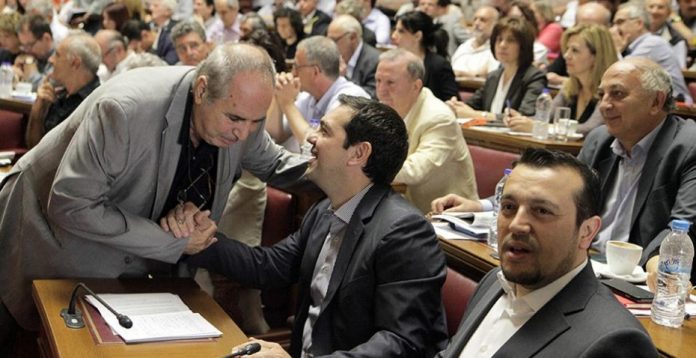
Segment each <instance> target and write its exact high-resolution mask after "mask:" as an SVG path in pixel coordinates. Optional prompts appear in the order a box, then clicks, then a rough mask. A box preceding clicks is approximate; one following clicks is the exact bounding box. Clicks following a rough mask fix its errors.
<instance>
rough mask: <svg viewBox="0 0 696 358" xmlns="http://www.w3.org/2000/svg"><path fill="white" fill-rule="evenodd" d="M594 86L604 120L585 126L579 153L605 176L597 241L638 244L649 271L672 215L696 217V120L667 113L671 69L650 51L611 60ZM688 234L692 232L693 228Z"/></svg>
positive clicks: (600, 244) (694, 234) (695, 276)
mask: <svg viewBox="0 0 696 358" xmlns="http://www.w3.org/2000/svg"><path fill="white" fill-rule="evenodd" d="M599 93H600V94H602V95H603V96H602V101H601V103H600V104H599V106H600V111H601V112H602V116H603V117H604V121H605V123H606V125H605V126H601V127H598V128H596V129H595V130H593V131H592V132H590V134H589V135H588V136H587V139H586V140H585V142H584V143H583V146H582V150H581V151H580V154H579V155H578V158H579V159H580V160H581V161H583V162H585V163H587V164H588V165H590V166H591V167H593V168H595V169H596V170H597V172H598V173H599V176H600V178H601V180H602V193H603V195H604V209H603V212H602V222H603V226H602V230H601V231H600V232H599V235H598V240H597V241H596V243H595V244H594V247H595V248H596V249H598V250H599V251H601V252H604V248H605V245H606V241H607V240H610V239H611V240H622V241H629V242H633V243H635V244H638V245H640V246H642V247H643V257H642V258H641V261H640V263H641V265H646V269H647V271H648V272H649V273H651V276H653V275H654V272H655V271H656V269H657V261H658V259H659V256H658V253H659V248H660V244H661V243H662V240H663V239H664V238H665V237H666V236H667V234H668V233H669V223H670V222H671V221H672V220H673V219H682V220H687V221H690V222H694V220H696V195H695V193H696V143H695V142H694V138H696V124H694V122H693V121H692V120H683V119H681V118H678V117H676V116H673V115H669V111H670V110H671V108H672V107H673V103H674V101H673V99H672V86H671V79H670V76H669V74H668V73H667V72H666V71H665V70H664V69H662V68H661V67H660V66H658V65H657V64H656V63H654V62H652V61H650V60H648V59H641V58H633V57H632V58H628V59H626V60H623V61H620V62H617V63H615V64H614V65H612V66H611V67H610V68H609V69H607V71H606V72H605V74H604V76H603V77H602V82H601V83H600V86H599ZM689 236H690V237H691V240H692V241H693V240H694V238H696V229H695V228H693V227H692V228H691V230H690V231H689ZM694 269H696V266H694V267H693V269H692V273H691V280H692V281H694V280H695V279H696V271H694Z"/></svg>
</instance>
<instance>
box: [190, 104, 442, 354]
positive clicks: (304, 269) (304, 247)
mask: <svg viewBox="0 0 696 358" xmlns="http://www.w3.org/2000/svg"><path fill="white" fill-rule="evenodd" d="M340 101H341V105H339V107H337V108H336V109H335V110H333V111H331V112H329V113H328V114H327V115H326V116H324V117H323V119H322V121H321V129H320V130H319V131H317V132H315V133H314V134H312V135H311V136H310V138H309V142H310V143H311V144H312V145H313V149H312V153H313V155H314V156H315V158H314V159H313V160H311V161H310V165H309V169H308V171H307V177H308V178H309V179H310V180H312V181H313V182H314V183H315V184H317V186H319V187H320V188H321V189H322V190H323V191H324V192H325V193H326V195H327V196H328V199H326V200H323V201H321V202H319V203H318V204H316V205H315V206H314V207H313V208H312V209H310V211H309V212H308V213H307V215H306V216H305V219H304V221H303V223H302V226H301V227H300V229H299V231H297V232H295V233H294V234H292V235H290V236H289V237H287V238H286V239H285V240H283V241H281V242H280V243H278V244H276V245H274V246H273V247H248V246H246V245H244V244H241V243H239V242H237V241H234V240H219V241H218V242H217V243H215V244H213V245H212V246H211V247H210V248H208V249H207V250H205V251H203V252H201V253H200V254H198V255H195V256H193V257H191V258H190V259H189V264H193V265H199V266H204V267H206V268H209V269H211V270H213V271H217V272H221V273H223V274H225V275H227V276H228V277H231V278H232V279H234V280H235V281H238V282H240V283H243V284H247V285H252V286H255V287H263V288H267V287H282V286H288V285H291V284H293V283H299V289H298V293H299V299H298V305H297V313H296V316H295V321H294V328H293V335H292V340H291V347H290V353H291V354H292V356H293V357H299V356H300V355H301V354H302V355H306V356H308V357H312V356H323V355H329V354H330V355H332V356H359V357H380V358H381V357H432V356H433V355H434V354H435V353H436V352H437V351H439V350H440V349H443V348H444V345H445V343H446V339H447V333H446V329H445V323H444V315H443V312H442V304H441V295H440V290H441V287H442V284H443V283H444V279H445V271H444V270H445V261H444V256H443V254H442V252H441V251H440V249H439V246H438V243H437V239H436V237H435V233H434V231H433V228H432V226H431V225H430V223H428V222H427V221H426V220H425V218H424V217H423V215H421V214H420V212H419V211H418V210H417V209H415V208H414V207H413V206H411V205H410V204H409V203H408V202H406V201H405V200H404V199H403V198H402V197H401V195H399V194H397V193H395V192H394V191H393V190H391V188H390V185H389V184H390V183H391V181H392V179H393V178H394V176H395V175H396V173H397V171H398V170H399V168H400V167H401V164H402V163H403V161H404V159H405V158H406V153H407V149H408V143H407V140H408V137H407V132H406V128H405V126H404V123H403V121H402V120H401V118H400V117H399V115H398V114H397V113H396V112H395V111H393V110H392V109H390V108H389V107H387V106H385V105H381V104H378V103H374V102H371V101H369V100H367V99H363V98H358V97H349V96H345V95H342V96H341V97H340ZM190 207H193V208H194V211H195V206H190ZM261 345H262V349H263V350H265V351H266V350H267V351H268V352H265V353H268V354H272V353H276V354H277V355H275V356H279V357H282V356H287V353H285V352H284V351H283V350H282V348H281V347H280V346H279V345H277V344H273V343H268V342H263V341H262V342H261Z"/></svg>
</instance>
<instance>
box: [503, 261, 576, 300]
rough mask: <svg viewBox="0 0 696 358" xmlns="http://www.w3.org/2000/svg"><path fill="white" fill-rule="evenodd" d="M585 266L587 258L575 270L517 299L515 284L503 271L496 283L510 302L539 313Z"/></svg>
mask: <svg viewBox="0 0 696 358" xmlns="http://www.w3.org/2000/svg"><path fill="white" fill-rule="evenodd" d="M586 265H587V258H585V260H584V261H583V262H582V264H580V265H578V266H577V267H576V268H574V269H572V270H570V271H569V272H568V273H566V274H565V275H563V276H561V277H559V278H557V279H556V280H555V281H553V282H551V283H549V284H548V285H546V286H544V287H541V288H538V289H536V290H534V291H532V292H530V293H528V294H526V295H524V296H522V297H517V295H515V285H516V284H515V283H513V282H510V281H508V280H507V279H506V278H505V275H504V274H503V271H502V270H501V271H499V272H498V275H497V276H498V281H499V282H500V285H501V286H502V287H503V291H505V294H506V295H508V296H509V297H510V301H511V302H513V303H514V302H515V301H518V300H520V301H523V302H524V303H526V304H527V306H529V307H530V308H531V309H532V310H533V311H534V312H537V311H539V310H540V309H541V308H542V307H544V305H546V303H548V302H549V301H551V299H552V298H553V297H554V296H556V295H557V294H558V293H559V292H561V290H562V289H563V288H564V287H565V286H566V285H568V283H570V281H572V280H573V279H574V278H575V276H577V275H578V274H579V273H580V271H582V270H583V269H584V268H585V266H586Z"/></svg>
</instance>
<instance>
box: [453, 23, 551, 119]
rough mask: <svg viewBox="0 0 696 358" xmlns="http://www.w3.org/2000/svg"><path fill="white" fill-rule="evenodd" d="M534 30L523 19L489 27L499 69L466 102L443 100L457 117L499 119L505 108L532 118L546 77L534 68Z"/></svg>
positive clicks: (544, 85) (489, 75)
mask: <svg viewBox="0 0 696 358" xmlns="http://www.w3.org/2000/svg"><path fill="white" fill-rule="evenodd" d="M533 44H534V30H533V29H532V27H531V25H530V24H529V23H528V22H527V21H525V20H524V19H521V18H518V17H507V18H503V19H501V20H500V21H499V22H498V23H497V24H496V25H495V28H493V34H492V35H491V47H492V48H493V56H495V58H496V60H498V61H500V64H501V66H500V68H499V69H497V70H495V71H493V72H491V73H489V74H488V77H487V78H486V83H485V84H484V85H483V87H481V88H479V89H478V90H476V92H475V93H474V95H473V96H472V97H471V98H470V99H469V100H468V101H467V102H466V103H463V102H460V101H458V100H456V99H454V98H453V99H451V100H449V101H447V104H449V105H450V107H452V109H453V110H454V112H455V113H456V115H457V117H458V118H471V117H483V118H486V119H488V120H491V121H493V120H502V118H503V114H504V113H503V112H504V111H505V110H506V109H508V108H509V109H514V110H516V111H518V112H519V113H521V114H523V115H526V116H532V115H534V112H535V111H536V99H537V97H539V95H540V94H541V91H542V89H543V88H544V87H546V77H545V76H544V73H543V72H541V71H540V70H539V69H537V68H536V67H534V66H532V61H533V60H534V58H533V54H532V46H533Z"/></svg>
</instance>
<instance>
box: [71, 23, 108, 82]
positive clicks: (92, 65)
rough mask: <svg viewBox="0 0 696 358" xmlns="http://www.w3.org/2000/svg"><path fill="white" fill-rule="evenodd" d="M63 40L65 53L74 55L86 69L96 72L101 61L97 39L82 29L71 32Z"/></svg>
mask: <svg viewBox="0 0 696 358" xmlns="http://www.w3.org/2000/svg"><path fill="white" fill-rule="evenodd" d="M63 42H65V45H66V48H67V54H68V55H70V56H76V57H78V58H79V59H80V61H81V62H82V66H84V67H85V68H86V69H87V70H88V71H90V72H91V73H93V74H96V73H97V70H98V69H99V65H100V64H101V61H102V53H101V48H100V47H99V44H98V43H97V40H95V39H94V38H93V37H92V36H90V35H89V34H87V33H85V32H84V31H79V32H71V33H70V34H69V35H68V37H66V38H65V39H64V40H63Z"/></svg>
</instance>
